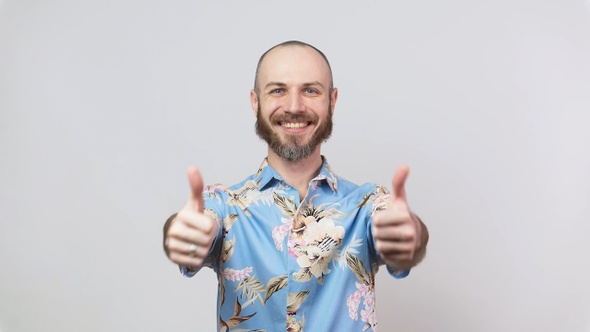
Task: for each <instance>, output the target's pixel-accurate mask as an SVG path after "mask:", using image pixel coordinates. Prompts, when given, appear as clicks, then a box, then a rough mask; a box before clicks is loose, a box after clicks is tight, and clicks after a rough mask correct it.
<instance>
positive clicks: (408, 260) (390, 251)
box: [373, 165, 428, 271]
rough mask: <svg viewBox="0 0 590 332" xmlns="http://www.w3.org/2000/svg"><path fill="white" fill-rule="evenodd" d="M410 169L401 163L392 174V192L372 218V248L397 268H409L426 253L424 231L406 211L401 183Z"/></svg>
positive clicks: (405, 201) (426, 237) (426, 236)
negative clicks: (373, 245) (374, 246)
mask: <svg viewBox="0 0 590 332" xmlns="http://www.w3.org/2000/svg"><path fill="white" fill-rule="evenodd" d="M409 173H410V168H409V167H408V166H406V165H403V166H401V167H399V168H398V169H397V171H396V172H395V174H394V176H393V181H392V182H393V192H392V194H391V198H390V199H389V201H388V202H387V207H386V209H385V210H382V211H379V212H378V213H376V214H375V217H374V218H373V237H374V238H375V240H376V249H377V251H378V252H379V253H380V254H381V257H382V258H383V259H384V260H385V263H386V264H387V265H388V266H389V267H390V268H392V269H394V270H397V271H405V270H409V269H411V268H412V267H414V266H415V265H416V264H418V263H419V262H420V261H421V260H422V258H423V257H424V254H425V252H426V243H427V242H428V230H427V228H426V226H425V225H424V224H423V223H422V222H421V221H420V219H419V218H418V217H417V216H416V215H415V214H413V213H412V212H411V211H410V208H409V207H408V201H407V198H406V190H405V183H406V179H407V178H408V174H409Z"/></svg>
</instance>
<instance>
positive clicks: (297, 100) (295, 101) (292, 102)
mask: <svg viewBox="0 0 590 332" xmlns="http://www.w3.org/2000/svg"><path fill="white" fill-rule="evenodd" d="M286 106H287V109H285V111H286V112H290V113H302V112H304V111H305V102H304V99H303V96H301V95H300V94H298V93H293V94H290V95H289V98H288V100H287V105H286Z"/></svg>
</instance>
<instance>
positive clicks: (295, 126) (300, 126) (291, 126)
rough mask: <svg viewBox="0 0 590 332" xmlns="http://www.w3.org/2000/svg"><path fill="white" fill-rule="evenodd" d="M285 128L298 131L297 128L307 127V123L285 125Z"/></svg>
mask: <svg viewBox="0 0 590 332" xmlns="http://www.w3.org/2000/svg"><path fill="white" fill-rule="evenodd" d="M283 126H284V127H287V128H289V129H296V128H303V127H305V126H307V123H305V122H299V123H283Z"/></svg>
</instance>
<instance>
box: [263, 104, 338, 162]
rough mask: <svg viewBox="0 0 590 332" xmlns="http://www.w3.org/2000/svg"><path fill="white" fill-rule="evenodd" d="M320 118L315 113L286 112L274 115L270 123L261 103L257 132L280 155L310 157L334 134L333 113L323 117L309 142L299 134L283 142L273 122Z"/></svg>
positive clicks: (288, 157) (287, 157) (288, 137)
mask: <svg viewBox="0 0 590 332" xmlns="http://www.w3.org/2000/svg"><path fill="white" fill-rule="evenodd" d="M330 108H331V103H329V104H328V109H330ZM318 120H319V117H318V116H317V115H315V114H312V115H303V114H292V113H284V114H280V115H275V116H272V117H271V118H270V120H269V121H270V123H269V122H267V121H266V120H265V119H264V118H263V117H262V112H261V109H260V104H259V105H258V110H257V112H256V124H255V128H256V134H257V135H258V137H260V139H262V140H264V141H266V143H268V146H269V147H270V148H271V150H272V151H274V152H275V153H276V154H277V155H279V157H281V158H284V159H287V160H289V161H297V160H302V159H305V158H307V157H309V156H310V155H311V154H312V153H313V151H314V150H315V149H316V147H317V146H318V145H319V144H321V143H322V142H325V141H327V140H328V138H330V136H331V135H332V127H333V123H332V113H331V112H328V114H327V116H326V117H325V118H324V119H322V120H323V121H321V124H320V125H319V126H318V127H317V128H316V131H315V132H314V133H313V134H312V136H311V138H310V139H309V141H308V142H304V141H303V140H304V138H302V137H298V136H297V135H289V136H287V137H286V138H285V141H284V142H283V141H282V140H281V138H280V137H279V135H278V134H277V133H276V132H274V131H273V129H272V126H271V124H276V123H279V122H282V121H288V122H308V123H313V124H317V123H319V121H318Z"/></svg>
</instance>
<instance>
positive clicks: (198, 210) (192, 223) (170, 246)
mask: <svg viewBox="0 0 590 332" xmlns="http://www.w3.org/2000/svg"><path fill="white" fill-rule="evenodd" d="M188 181H189V185H190V195H189V198H188V201H187V203H186V205H185V206H184V207H183V208H182V210H180V212H178V213H177V214H176V216H172V217H171V218H172V220H169V222H167V223H166V226H165V228H164V250H165V251H166V255H168V258H169V259H170V260H171V261H173V262H174V263H176V264H179V265H183V266H188V267H193V268H199V267H201V265H202V264H203V261H204V260H205V258H206V257H207V254H208V253H209V249H210V248H211V244H212V243H213V240H215V236H216V235H217V233H218V231H219V225H218V224H217V223H216V222H215V221H214V220H213V219H212V218H211V217H209V216H207V215H205V214H204V201H203V187H204V186H203V178H202V177H201V173H200V172H199V170H198V169H197V168H196V167H189V169H188Z"/></svg>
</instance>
